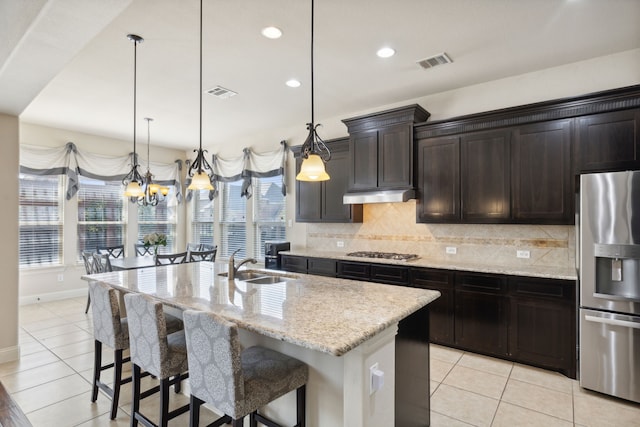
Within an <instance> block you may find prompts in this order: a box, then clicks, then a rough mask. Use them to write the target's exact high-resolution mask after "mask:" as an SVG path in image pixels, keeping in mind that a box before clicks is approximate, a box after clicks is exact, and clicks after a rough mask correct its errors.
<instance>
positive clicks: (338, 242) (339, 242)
mask: <svg viewBox="0 0 640 427" xmlns="http://www.w3.org/2000/svg"><path fill="white" fill-rule="evenodd" d="M336 246H338V247H339V248H344V242H343V241H342V240H338V241H337V242H336Z"/></svg>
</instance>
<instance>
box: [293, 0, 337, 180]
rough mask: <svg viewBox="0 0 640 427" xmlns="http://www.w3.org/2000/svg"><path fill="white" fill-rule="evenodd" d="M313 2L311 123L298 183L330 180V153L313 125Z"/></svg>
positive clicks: (316, 126) (312, 8) (312, 15)
mask: <svg viewBox="0 0 640 427" xmlns="http://www.w3.org/2000/svg"><path fill="white" fill-rule="evenodd" d="M313 35H314V0H311V123H307V130H308V131H309V135H308V136H307V139H306V140H305V141H304V143H303V144H302V147H301V150H300V151H301V157H302V159H303V161H302V165H301V166H300V173H298V175H296V179H297V180H298V181H326V180H328V179H330V177H329V174H328V173H327V172H326V170H325V167H324V164H325V163H326V162H328V161H329V160H331V151H329V148H328V147H327V145H326V144H325V143H324V141H323V140H322V138H320V136H319V135H318V132H317V128H318V126H322V125H321V124H315V94H314V92H315V88H314V75H313V70H314V66H313V65H314V64H313V44H314V39H313Z"/></svg>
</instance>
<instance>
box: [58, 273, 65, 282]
mask: <svg viewBox="0 0 640 427" xmlns="http://www.w3.org/2000/svg"><path fill="white" fill-rule="evenodd" d="M58 282H64V274H62V273H61V274H58Z"/></svg>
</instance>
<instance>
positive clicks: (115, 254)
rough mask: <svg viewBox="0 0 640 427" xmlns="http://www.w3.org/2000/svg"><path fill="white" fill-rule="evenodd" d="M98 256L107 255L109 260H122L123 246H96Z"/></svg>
mask: <svg viewBox="0 0 640 427" xmlns="http://www.w3.org/2000/svg"><path fill="white" fill-rule="evenodd" d="M97 252H98V253H99V254H107V255H109V256H110V257H111V258H124V245H117V246H98V248H97Z"/></svg>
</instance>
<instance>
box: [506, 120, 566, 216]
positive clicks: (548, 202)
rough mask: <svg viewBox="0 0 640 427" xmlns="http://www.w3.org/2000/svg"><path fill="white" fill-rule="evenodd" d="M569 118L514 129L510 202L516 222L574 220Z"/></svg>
mask: <svg viewBox="0 0 640 427" xmlns="http://www.w3.org/2000/svg"><path fill="white" fill-rule="evenodd" d="M571 123H572V121H571V120H570V119H567V120H555V121H551V122H542V123H535V124H532V125H526V126H520V127H518V128H516V129H514V130H513V132H512V140H511V203H512V215H513V220H514V221H515V222H524V223H527V222H532V221H535V222H536V223H543V222H548V223H551V224H571V223H573V221H574V217H573V192H572V178H573V176H572V173H571Z"/></svg>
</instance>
